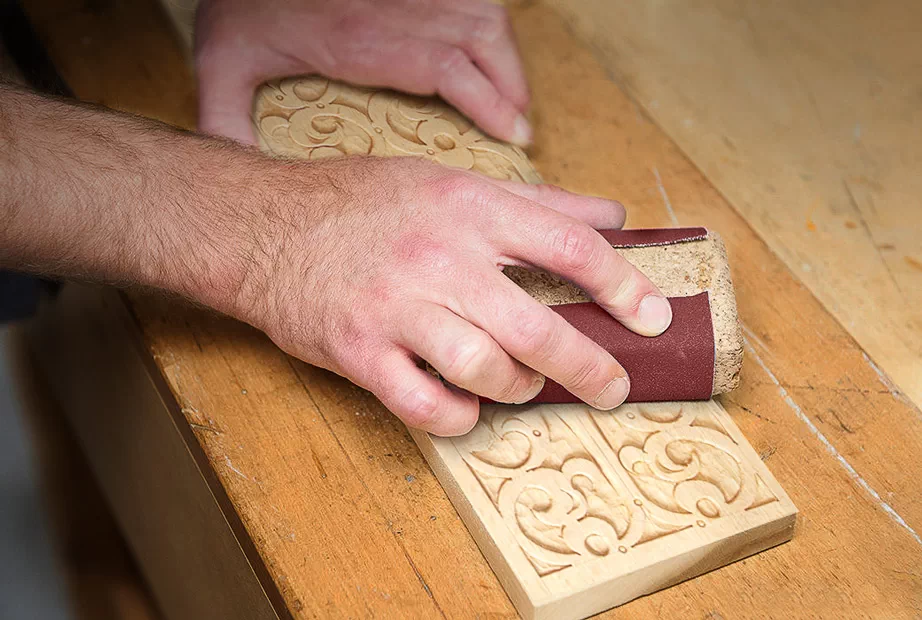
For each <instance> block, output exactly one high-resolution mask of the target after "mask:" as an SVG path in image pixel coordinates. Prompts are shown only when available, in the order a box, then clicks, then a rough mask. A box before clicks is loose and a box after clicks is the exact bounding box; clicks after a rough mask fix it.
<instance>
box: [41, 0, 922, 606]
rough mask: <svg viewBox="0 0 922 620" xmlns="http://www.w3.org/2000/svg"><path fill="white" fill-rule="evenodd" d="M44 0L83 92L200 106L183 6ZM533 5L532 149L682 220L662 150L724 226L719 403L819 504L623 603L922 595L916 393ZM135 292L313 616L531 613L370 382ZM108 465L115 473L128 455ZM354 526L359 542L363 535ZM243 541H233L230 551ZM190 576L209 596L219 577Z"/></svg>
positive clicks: (184, 393) (703, 208) (693, 212)
mask: <svg viewBox="0 0 922 620" xmlns="http://www.w3.org/2000/svg"><path fill="white" fill-rule="evenodd" d="M28 8H29V10H30V11H31V12H32V13H33V14H34V15H35V16H36V18H37V23H38V24H40V26H41V30H42V32H43V40H44V41H46V43H47V44H48V45H49V46H50V51H51V53H52V56H53V58H54V61H55V63H56V65H57V66H58V68H59V69H60V70H61V71H62V73H63V74H64V76H65V78H66V79H67V81H68V83H69V84H70V85H71V86H72V87H73V88H74V90H75V91H76V92H77V93H78V95H79V96H80V97H82V98H84V99H88V100H93V101H103V102H107V103H109V104H110V105H113V106H116V107H122V108H127V109H132V110H137V111H139V112H141V113H144V114H147V115H151V116H155V117H159V118H165V119H169V120H171V121H172V122H175V123H177V124H181V125H184V126H189V125H190V124H191V120H190V119H192V118H194V105H193V100H192V99H191V97H190V96H189V93H192V92H194V85H193V83H192V81H191V79H190V76H189V71H188V67H187V66H186V65H184V64H183V60H182V54H180V53H178V51H177V50H175V49H174V48H173V47H172V45H174V44H173V42H172V41H173V39H172V38H171V37H170V33H168V32H166V31H164V30H163V28H162V27H159V26H158V27H154V26H152V24H156V23H159V22H160V21H162V20H161V19H160V18H159V17H158V16H157V14H156V8H157V7H156V6H155V7H153V9H152V8H151V2H144V1H139V2H136V3H116V4H113V5H111V6H110V5H107V7H106V8H105V10H97V9H92V10H90V9H87V8H86V7H84V6H83V5H82V4H81V3H80V2H78V1H77V0H36V1H35V2H30V3H29V5H28ZM513 23H514V26H515V28H516V31H517V35H518V37H519V42H520V45H521V46H522V49H523V57H524V59H525V61H526V66H527V69H528V74H529V81H530V84H531V86H532V91H533V110H532V114H533V116H532V119H533V121H534V126H535V130H536V145H535V147H533V148H532V149H530V151H529V154H530V156H531V158H532V161H533V162H534V163H535V166H536V167H537V169H538V170H539V171H540V172H541V174H542V176H543V177H544V178H545V179H547V180H548V181H550V182H554V183H559V184H562V185H564V186H565V187H567V188H569V189H572V190H576V191H583V192H588V193H593V194H597V195H604V196H611V197H615V198H618V199H620V200H622V201H623V202H625V204H627V205H628V207H629V218H630V223H631V225H632V226H666V225H669V223H670V221H671V218H670V215H669V212H668V211H667V210H666V209H664V194H663V191H662V188H660V187H659V186H658V185H657V182H656V175H655V173H654V169H655V170H657V171H659V173H660V175H661V178H662V180H663V181H664V182H667V184H668V187H667V188H666V191H667V198H668V200H669V202H670V203H671V205H672V208H673V211H674V213H675V214H676V216H677V217H678V219H679V220H680V221H687V222H707V223H708V224H709V225H712V226H713V227H714V228H715V229H717V230H719V231H720V232H721V233H722V234H723V236H724V239H725V241H726V243H727V249H728V252H729V254H730V256H731V258H732V265H733V269H734V273H733V276H734V280H735V284H736V287H737V293H738V300H739V303H740V315H741V317H742V319H743V322H744V324H745V325H746V327H747V328H748V333H749V340H750V343H751V346H752V349H751V350H749V351H748V352H747V358H746V360H744V365H743V372H742V384H741V386H740V388H739V389H738V390H737V391H735V392H734V393H733V394H731V395H729V396H728V397H722V398H720V399H719V402H720V403H721V404H722V406H723V407H725V408H726V410H727V411H728V412H729V413H730V415H731V416H732V418H733V420H734V422H735V423H736V424H737V426H738V427H739V428H740V429H741V430H742V431H743V432H744V433H745V435H746V436H747V437H748V438H749V440H750V441H751V443H752V445H753V447H754V448H755V449H756V451H757V452H758V453H759V455H760V457H761V459H763V460H764V461H765V462H766V463H767V464H768V465H769V466H770V467H771V469H772V471H773V472H774V474H775V475H776V476H777V477H778V479H779V480H780V481H781V483H782V484H783V485H784V487H785V489H786V490H787V491H788V493H790V495H791V497H792V499H793V500H794V501H795V502H796V503H797V505H798V506H800V507H801V510H802V514H801V517H799V523H798V533H797V536H796V537H795V538H794V540H793V542H791V543H790V544H786V545H781V546H779V547H777V548H775V549H773V550H771V551H768V552H765V553H761V554H758V555H756V556H754V557H752V558H750V559H745V560H742V561H740V562H735V563H733V564H732V565H730V566H727V567H725V568H723V569H722V570H718V571H712V572H710V573H707V574H705V575H702V576H700V577H699V578H697V579H694V580H691V581H687V582H685V583H682V584H679V585H677V586H674V587H671V588H667V589H665V590H662V591H659V592H657V593H655V594H652V595H650V596H644V597H641V598H639V599H636V600H635V601H633V602H632V603H629V604H626V605H623V606H621V607H618V608H616V609H614V610H611V611H610V612H607V613H606V614H605V617H608V618H629V617H642V618H643V617H710V618H717V617H724V618H734V617H801V616H803V615H805V614H808V613H809V614H814V615H816V616H820V617H854V616H863V617H887V618H916V617H917V616H918V610H919V609H920V608H922V576H920V575H919V572H918V566H919V565H920V561H922V560H920V558H922V546H920V545H922V543H920V541H919V538H918V536H917V535H916V534H915V532H917V531H922V529H920V528H922V496H920V495H919V494H918V480H919V479H920V477H922V469H920V465H919V463H922V457H920V455H922V439H920V438H922V417H920V414H919V411H918V409H917V408H915V407H914V406H912V405H911V404H910V403H908V402H906V401H905V400H904V399H903V398H902V397H901V395H900V394H899V392H897V391H895V390H893V389H892V388H891V386H888V385H887V384H886V383H885V382H884V381H885V380H882V379H881V377H880V376H879V375H878V374H877V372H875V370H874V368H872V367H871V366H870V365H869V364H868V362H867V361H866V358H864V357H863V352H862V351H861V349H860V347H859V346H858V345H857V344H856V343H855V342H854V340H853V339H851V338H850V337H849V336H848V334H847V333H846V332H845V331H844V330H843V329H842V327H841V326H840V325H839V324H838V323H837V322H836V321H835V320H834V319H833V318H832V317H831V316H830V315H829V314H828V313H827V312H826V310H824V308H823V307H822V306H821V305H820V304H819V303H818V302H817V300H816V299H815V298H814V297H813V295H812V294H811V293H810V292H809V291H808V290H807V289H806V288H805V287H803V286H802V285H801V284H800V283H799V281H798V280H797V278H796V277H795V276H792V274H791V273H790V271H789V270H788V269H787V268H786V267H785V266H784V265H783V264H782V263H781V262H780V261H779V260H778V259H777V257H776V256H774V255H773V253H772V250H771V248H769V247H768V246H766V245H765V244H764V243H762V242H761V241H760V240H759V238H758V237H757V236H756V235H755V234H754V233H753V231H752V229H751V228H750V227H749V226H748V225H747V224H746V222H745V221H744V220H743V219H742V218H741V217H740V216H739V214H738V213H737V212H736V211H735V210H734V209H732V208H731V207H730V206H729V205H728V204H727V202H726V201H725V200H724V199H723V198H722V197H721V195H720V194H719V193H718V192H716V191H715V190H714V188H713V186H712V185H711V184H710V183H709V182H708V181H707V179H706V178H705V177H703V176H702V175H701V174H700V172H699V171H698V170H697V169H696V168H695V167H694V166H692V165H691V164H690V163H689V161H688V160H687V159H686V158H685V157H684V156H683V155H682V154H681V152H679V151H678V149H676V148H675V146H674V145H673V144H672V143H671V142H670V141H669V140H668V138H667V137H666V136H665V135H664V133H663V132H662V131H661V130H660V129H659V128H658V127H657V126H656V125H655V124H653V123H651V122H650V121H649V119H648V118H647V117H646V116H645V115H644V114H643V112H642V111H640V110H638V109H637V108H636V107H635V106H634V105H633V104H632V103H631V102H630V100H629V99H628V98H627V97H625V95H624V93H623V92H622V91H621V89H619V88H618V86H617V85H615V84H614V83H612V81H611V79H610V74H609V73H608V72H607V70H606V68H605V67H603V66H602V65H600V64H599V63H598V61H597V60H596V59H595V58H594V57H593V55H592V53H591V52H590V50H588V49H587V47H586V46H585V45H584V44H583V43H581V42H580V41H579V40H578V38H576V37H575V36H574V34H573V33H572V31H570V30H568V29H567V27H566V26H565V25H564V24H563V22H562V21H561V20H560V18H559V17H558V16H556V15H555V14H554V13H553V12H552V11H549V10H547V8H545V7H542V6H541V5H539V4H529V5H528V6H527V7H524V8H522V9H520V10H518V9H517V10H515V11H513ZM164 24H165V22H164ZM141 40H143V41H144V44H143V45H139V44H137V42H138V41H141ZM727 61H728V62H732V58H730V57H728V58H727ZM139 68H140V70H139ZM586 93H591V96H586V95H585V94H586ZM600 101H601V102H604V104H602V105H600V104H599V103H598V102H600ZM130 307H131V308H132V310H133V312H134V313H135V315H136V316H137V321H138V325H139V327H140V328H141V330H142V333H143V338H144V340H143V345H142V346H143V348H144V350H145V352H146V354H147V355H151V356H152V357H153V359H152V360H151V361H150V363H151V368H153V369H154V372H155V373H159V374H162V375H163V378H165V379H166V381H167V383H168V385H169V388H170V390H171V391H172V396H171V397H170V399H171V400H172V399H175V400H177V401H179V402H181V403H183V405H184V407H186V408H185V409H184V411H183V413H184V415H185V418H186V421H187V423H188V424H189V425H190V428H191V429H192V431H193V433H194V434H195V436H194V437H192V438H189V439H187V441H188V442H189V443H188V445H189V449H190V450H191V451H193V452H198V451H203V452H204V455H203V457H202V458H203V461H202V463H203V467H207V468H208V471H209V472H210V475H214V476H215V477H216V478H217V479H218V481H219V486H220V488H221V489H223V490H224V491H225V492H226V493H227V495H228V496H229V498H230V500H231V504H232V513H233V512H236V513H237V514H239V518H240V519H241V520H242V521H243V524H244V529H245V532H244V534H245V536H246V537H247V538H248V540H250V541H252V544H253V545H254V546H255V547H256V549H257V550H258V553H259V556H260V558H261V559H262V560H263V561H264V562H265V564H266V567H267V568H268V570H269V572H270V574H271V577H272V580H273V581H274V583H275V584H276V585H277V587H278V588H279V590H280V591H281V594H282V596H283V597H284V600H285V603H286V604H287V607H288V609H289V610H290V613H291V614H292V615H293V616H295V617H299V618H300V617H318V616H321V617H322V616H324V615H329V614H330V610H331V609H336V610H337V611H338V613H339V614H340V615H344V616H347V615H348V616H350V617H366V616H369V615H371V614H375V615H378V616H385V617H420V618H431V617H448V618H453V617H459V618H468V617H472V616H478V617H490V618H511V617H514V615H515V612H514V610H513V608H512V606H511V604H510V602H509V601H508V599H507V598H506V596H505V594H504V593H503V589H502V588H501V587H500V586H499V583H498V582H497V580H496V577H495V575H494V574H493V572H492V571H491V570H490V569H489V567H488V566H487V564H486V562H485V561H484V560H483V558H482V556H481V555H480V552H479V551H478V549H477V547H476V545H475V544H474V542H473V540H472V539H471V537H470V535H469V533H468V531H467V528H465V527H464V526H463V524H462V523H461V522H460V519H459V518H458V516H457V513H456V512H455V510H454V508H453V506H452V504H451V503H449V501H448V498H447V497H446V496H445V492H444V490H443V488H442V486H441V484H439V483H438V481H437V480H436V479H435V477H434V476H433V474H432V472H431V470H430V469H429V468H428V467H427V466H426V463H425V461H424V460H423V459H422V456H421V455H420V454H419V452H418V451H417V449H416V448H415V445H414V444H413V442H412V440H411V439H410V438H409V436H407V434H406V431H405V430H404V428H403V426H402V425H401V424H399V423H398V422H397V421H396V420H394V419H393V418H392V417H391V416H390V415H389V414H387V412H386V411H385V410H384V409H383V408H382V407H381V406H380V404H379V403H378V402H377V401H376V400H375V399H374V398H373V397H371V396H370V395H368V394H367V393H365V392H364V391H362V390H359V389H357V388H355V387H354V386H352V385H351V384H349V383H348V382H346V381H343V380H341V379H339V378H337V377H334V376H332V375H330V374H329V373H326V372H324V371H321V370H318V369H315V368H312V367H309V366H307V365H304V364H301V363H298V362H295V361H293V360H287V359H286V358H285V356H284V355H283V354H281V353H280V352H279V351H278V350H277V349H276V348H275V347H274V346H272V344H271V342H269V341H268V339H266V338H264V337H262V336H261V335H259V334H257V333H255V332H254V331H253V330H250V329H247V328H245V327H242V326H240V325H237V324H235V323H233V322H231V321H226V320H219V319H217V318H216V317H214V316H210V315H208V314H207V313H201V312H194V311H191V310H189V309H187V308H183V307H182V306H181V305H177V304H174V303H166V302H163V301H162V300H152V299H150V298H147V297H137V296H133V297H132V299H131V301H130ZM62 346H63V345H62ZM103 395H104V392H103ZM167 396H169V395H167ZM107 412H108V409H106V408H105V407H99V408H98V410H97V412H96V414H95V415H96V417H98V418H100V419H99V420H91V419H90V418H89V417H87V418H86V419H85V420H84V421H85V422H87V423H90V422H92V423H93V424H98V425H97V426H96V428H105V425H106V424H108V423H109V422H108V421H107V420H105V417H106V415H107ZM140 413H142V412H139V415H140ZM143 413H144V414H145V415H146V414H150V415H155V414H154V413H153V412H149V411H148V410H147V409H145V410H144V411H143ZM156 415H160V414H156ZM138 423H139V424H140V423H144V424H147V423H148V422H147V421H142V420H138ZM112 441H113V438H111V437H106V436H105V435H101V436H100V438H99V442H98V444H96V445H98V446H99V447H100V448H106V449H116V450H117V447H116V448H113V447H112V446H107V442H109V443H111V442H112ZM151 441H152V442H153V441H155V439H153V438H152V439H151ZM88 455H89V456H90V458H92V459H97V458H98V452H96V451H92V450H90V451H88ZM166 455H167V452H164V453H162V454H159V453H158V452H157V451H156V450H154V451H153V456H152V459H151V460H150V461H149V462H148V464H147V465H148V467H150V468H152V469H154V470H156V469H158V468H165V467H169V464H170V461H169V459H168V457H167V456H166ZM238 472H242V473H243V474H244V475H245V477H242V476H241V475H240V473H238ZM110 475H111V476H113V477H114V478H115V482H117V478H118V472H117V471H116V472H112V473H111V474H110ZM111 484H113V483H112V481H111V480H110V481H108V482H106V483H105V485H104V486H105V487H106V488H107V493H108V488H109V487H110V486H111ZM163 484H167V481H166V480H164V481H163ZM109 497H110V500H112V501H113V502H118V501H121V500H123V499H124V498H121V499H120V498H119V496H118V495H113V494H112V493H109ZM122 525H123V527H131V523H122ZM147 534H148V535H151V536H153V535H155V533H154V532H151V531H148V532H147ZM343 540H348V541H350V544H351V547H350V548H351V549H353V550H354V552H353V553H352V554H351V555H342V554H343V547H344V545H343V542H342V541H343ZM356 559H357V561H356ZM141 560H142V562H145V563H146V561H147V560H149V558H145V557H143V556H142V557H141ZM234 561H236V559H235V558H233V557H231V558H227V557H223V556H218V555H216V556H215V557H214V564H215V565H220V564H222V563H226V562H234ZM173 585H174V587H176V588H185V590H186V595H187V596H191V597H197V596H201V592H200V590H201V589H202V588H203V587H204V588H207V587H212V586H214V584H213V583H211V584H204V583H184V584H183V583H176V584H173ZM242 590H243V589H241V588H239V587H236V586H235V584H233V583H228V584H226V587H225V588H224V589H223V590H222V592H223V593H224V595H225V596H228V597H232V598H234V599H236V600H237V601H238V604H240V605H244V604H246V600H245V594H244V592H243V591H242Z"/></svg>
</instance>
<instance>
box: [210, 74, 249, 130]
mask: <svg viewBox="0 0 922 620" xmlns="http://www.w3.org/2000/svg"><path fill="white" fill-rule="evenodd" d="M254 89H255V84H253V83H251V82H249V81H247V80H243V79H241V76H240V75H238V74H235V72H233V71H224V72H215V71H204V72H202V71H200V72H199V80H198V92H199V116H198V129H199V131H200V132H202V133H207V134H210V135H213V136H224V137H225V138H230V139H232V140H236V141H237V142H242V143H243V144H255V143H256V134H255V131H254V128H253V121H252V119H251V116H250V113H251V110H252V107H253V92H254Z"/></svg>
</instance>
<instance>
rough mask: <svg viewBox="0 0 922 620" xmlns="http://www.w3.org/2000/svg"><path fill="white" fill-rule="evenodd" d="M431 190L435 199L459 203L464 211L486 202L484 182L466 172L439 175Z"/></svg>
mask: <svg viewBox="0 0 922 620" xmlns="http://www.w3.org/2000/svg"><path fill="white" fill-rule="evenodd" d="M432 190H433V194H434V196H436V197H437V199H439V200H441V201H448V202H450V203H451V204H455V205H459V206H460V207H461V208H462V209H463V210H465V211H467V210H469V208H470V207H471V206H478V205H482V204H485V203H487V202H488V200H487V194H488V193H487V192H486V191H484V183H483V182H481V181H478V180H477V179H475V178H474V177H473V176H470V175H466V174H443V175H440V176H439V177H438V178H437V179H436V180H435V181H434V182H433V186H432Z"/></svg>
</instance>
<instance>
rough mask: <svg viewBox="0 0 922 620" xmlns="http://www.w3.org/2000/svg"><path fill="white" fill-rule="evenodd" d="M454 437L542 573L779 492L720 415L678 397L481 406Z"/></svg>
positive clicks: (770, 498) (730, 511)
mask: <svg viewBox="0 0 922 620" xmlns="http://www.w3.org/2000/svg"><path fill="white" fill-rule="evenodd" d="M690 410H693V411H694V413H689V411H690ZM453 441H454V444H455V447H456V448H457V449H458V451H459V452H460V454H461V456H462V458H463V459H464V461H465V463H466V464H467V466H468V467H469V469H470V471H471V472H472V473H473V475H474V477H475V478H476V479H477V480H478V481H479V482H480V485H481V487H482V488H483V490H484V492H485V493H486V494H487V495H488V496H489V498H490V500H491V501H492V503H493V506H494V507H495V508H496V510H497V511H498V513H499V514H500V515H501V516H502V518H503V521H504V522H505V523H506V526H507V527H508V528H509V530H510V531H511V532H512V533H513V535H514V536H515V538H516V540H517V541H518V543H519V545H520V547H521V549H522V551H523V552H524V553H525V556H526V557H527V558H528V560H529V561H530V562H531V564H532V566H533V567H534V568H535V570H536V571H537V572H538V574H539V575H541V576H546V575H550V574H553V573H556V572H558V571H560V570H564V569H566V568H568V567H572V566H577V565H580V564H584V563H587V562H591V561H593V560H596V559H598V558H601V557H606V556H609V555H611V554H618V553H620V554H627V553H629V551H630V550H631V549H632V548H634V547H636V546H638V545H642V544H645V543H648V542H650V541H653V540H656V539H659V538H662V537H664V536H669V535H671V534H675V533H677V532H682V531H684V530H687V529H689V528H696V527H697V528H704V527H707V525H708V524H709V523H711V522H713V521H714V520H717V519H721V518H725V517H727V516H728V515H733V514H737V513H740V512H744V511H746V510H751V509H753V508H756V507H759V506H762V505H765V504H768V503H771V502H773V501H776V497H775V496H774V495H773V494H772V493H771V491H770V490H769V489H768V487H767V486H766V485H765V484H764V483H763V482H762V480H761V479H760V478H759V476H758V474H756V473H755V472H754V471H752V468H751V466H748V465H747V464H746V463H747V461H746V459H744V458H743V456H742V455H741V453H740V451H739V446H738V445H737V444H736V443H735V442H734V440H733V439H732V437H731V436H730V435H729V433H727V431H726V430H725V429H724V427H723V425H722V424H721V422H720V420H719V419H718V418H717V417H716V416H715V415H713V413H712V412H710V411H707V410H705V409H702V408H700V407H697V408H689V409H688V410H686V409H685V408H684V407H683V406H682V404H681V403H675V404H664V403H657V404H656V405H655V406H650V405H624V406H622V407H620V408H619V409H618V410H617V411H616V412H614V413H612V412H604V411H596V410H593V409H590V408H587V407H569V408H560V407H551V406H539V407H530V408H515V409H513V408H508V407H501V408H496V407H491V408H484V412H483V413H482V415H481V421H480V422H479V423H478V424H477V426H476V427H475V428H474V430H473V431H471V433H469V434H468V435H466V436H464V437H460V438H457V439H455V440H453Z"/></svg>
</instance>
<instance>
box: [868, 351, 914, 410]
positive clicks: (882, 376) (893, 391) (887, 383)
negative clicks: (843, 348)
mask: <svg viewBox="0 0 922 620" xmlns="http://www.w3.org/2000/svg"><path fill="white" fill-rule="evenodd" d="M861 357H863V358H864V361H865V362H867V363H868V366H870V367H871V370H873V371H874V372H875V373H876V374H877V379H878V380H879V381H880V382H881V383H882V384H883V386H884V387H885V388H887V390H888V391H889V392H890V395H891V396H893V398H896V399H897V400H900V401H902V402H904V403H906V404H912V403H910V402H909V399H908V398H906V396H904V395H903V393H902V392H901V391H900V389H899V388H898V387H896V385H894V384H893V381H891V380H890V377H888V376H887V375H886V373H884V371H883V370H881V369H880V366H878V365H877V364H875V363H874V360H872V359H871V358H870V357H868V354H867V353H865V352H864V351H862V352H861Z"/></svg>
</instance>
